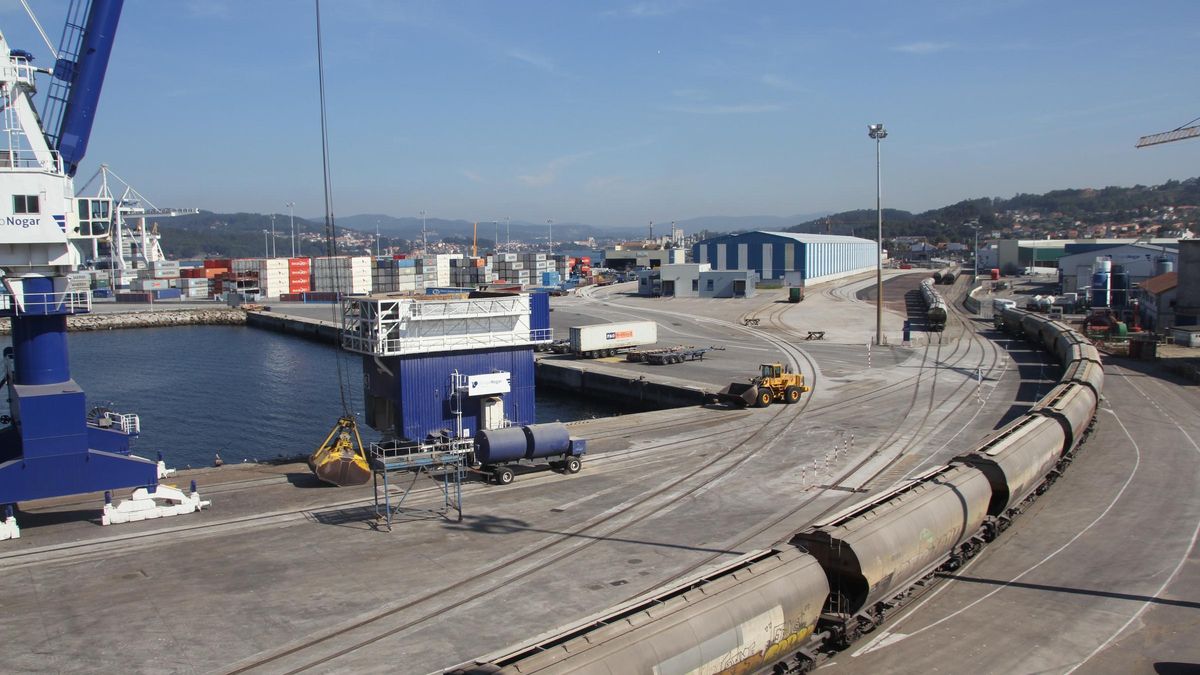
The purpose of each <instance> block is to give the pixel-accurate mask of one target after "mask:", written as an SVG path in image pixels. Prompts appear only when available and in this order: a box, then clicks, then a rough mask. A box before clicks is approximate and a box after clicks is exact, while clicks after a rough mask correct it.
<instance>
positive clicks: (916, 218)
mask: <svg viewBox="0 0 1200 675" xmlns="http://www.w3.org/2000/svg"><path fill="white" fill-rule="evenodd" d="M1198 207H1200V178H1189V179H1187V180H1184V181H1177V180H1172V181H1167V182H1166V183H1163V184H1162V185H1154V186H1145V185H1135V186H1133V187H1106V188H1102V189H1099V190H1097V189H1092V188H1079V189H1070V190H1054V191H1051V192H1047V193H1045V194H1041V195H1033V194H1018V195H1016V196H1014V197H1011V198H1008V199H1004V198H1000V197H994V198H989V197H982V198H977V199H967V200H963V201H961V202H958V203H956V204H951V205H949V206H943V207H941V208H938V209H931V210H929V211H924V212H921V213H916V214H914V213H910V212H908V211H899V210H895V209H884V211H883V225H884V238H886V239H890V238H893V237H906V236H907V237H925V238H927V239H928V240H929V241H930V242H934V243H938V242H943V241H963V242H965V241H969V240H971V239H972V238H973V237H974V229H973V228H972V226H971V225H970V223H972V222H978V223H979V225H980V237H981V238H987V237H990V236H993V235H1003V236H1010V235H1013V236H1015V235H1019V236H1021V237H1024V238H1032V237H1045V236H1049V237H1054V238H1066V237H1082V236H1089V235H1095V234H1097V233H1098V232H1100V231H1104V232H1110V233H1119V234H1121V236H1128V235H1130V234H1133V235H1144V234H1145V235H1154V234H1156V233H1157V231H1158V230H1179V229H1192V230H1195V229H1196V225H1197V224H1198V223H1200V208H1198ZM876 228H877V214H876V212H875V211H874V210H871V209H859V210H856V211H845V212H842V213H835V214H832V215H830V216H826V217H824V218H819V219H815V220H810V221H808V222H805V223H801V224H800V225H797V226H795V227H791V228H788V231H789V232H814V233H831V234H854V235H856V236H859V237H864V238H867V239H874V238H875V232H876Z"/></svg>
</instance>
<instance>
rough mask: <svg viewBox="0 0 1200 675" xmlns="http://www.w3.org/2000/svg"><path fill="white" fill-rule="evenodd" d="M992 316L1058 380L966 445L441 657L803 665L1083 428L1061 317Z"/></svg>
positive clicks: (1038, 482)
mask: <svg viewBox="0 0 1200 675" xmlns="http://www.w3.org/2000/svg"><path fill="white" fill-rule="evenodd" d="M1002 324H1003V326H1004V328H1005V329H1006V330H1008V331H1009V332H1011V333H1013V334H1015V335H1019V336H1024V337H1025V338H1026V339H1028V340H1029V341H1031V342H1034V343H1037V344H1039V345H1041V346H1043V347H1045V349H1046V350H1047V351H1048V352H1050V353H1051V354H1053V355H1054V356H1055V357H1056V358H1057V359H1058V360H1059V361H1060V362H1061V363H1062V365H1063V368H1064V370H1063V375H1062V378H1061V380H1060V381H1059V384H1058V386H1056V387H1055V388H1054V389H1053V390H1051V391H1050V393H1049V394H1047V395H1046V396H1045V397H1044V398H1042V399H1041V400H1040V401H1038V403H1037V404H1036V405H1035V406H1034V407H1033V408H1032V409H1031V410H1030V411H1029V412H1028V413H1027V414H1025V415H1024V416H1022V417H1020V418H1018V419H1017V420H1015V421H1014V422H1012V423H1011V424H1009V425H1007V426H1005V427H1004V428H1002V429H1000V430H999V431H998V432H996V433H994V434H992V435H991V436H989V437H988V438H986V439H984V441H983V442H982V443H981V444H980V445H979V446H977V447H975V448H974V449H972V450H971V451H970V452H966V453H964V454H962V455H960V456H959V457H956V458H955V459H953V460H952V461H951V462H950V463H949V464H947V465H945V466H940V467H937V468H934V469H931V470H929V471H927V472H925V473H924V474H922V475H920V476H917V477H915V478H914V479H912V480H909V481H907V482H905V483H902V484H899V485H897V486H896V487H894V488H892V489H891V490H889V491H887V492H884V493H882V494H878V495H874V496H872V497H869V498H867V499H866V500H864V501H861V502H859V503H857V504H854V505H853V506H850V507H849V508H847V509H845V510H843V511H841V512H839V513H836V514H833V515H832V516H829V517H827V518H825V519H823V520H822V521H820V522H818V523H816V524H814V525H811V526H809V527H806V528H804V529H803V530H800V531H798V532H796V533H794V534H793V535H791V536H789V537H788V538H786V539H784V540H783V541H781V542H779V543H778V544H776V545H775V547H773V548H771V549H770V550H766V551H758V552H754V553H749V554H746V555H744V556H742V557H740V558H738V559H736V560H734V561H732V562H731V563H728V564H726V565H724V566H722V567H720V568H718V569H716V570H712V571H708V572H705V573H703V574H701V575H697V576H693V577H690V578H688V579H686V580H684V581H682V582H680V583H678V584H676V585H673V586H671V587H668V588H665V589H663V590H661V591H658V592H655V593H653V594H651V595H648V596H643V597H641V598H638V599H635V600H632V601H630V602H628V603H625V604H623V605H620V606H618V607H616V608H613V609H610V610H607V611H605V612H604V613H602V614H599V615H596V616H593V617H590V618H588V619H585V620H583V621H581V622H578V623H575V624H572V625H570V626H567V627H566V628H565V629H562V630H559V631H556V632H555V633H554V634H552V635H550V636H549V637H541V638H536V639H534V640H533V641H531V642H528V643H526V644H524V645H521V646H519V647H517V648H515V649H509V650H506V651H505V652H503V653H500V654H496V655H493V656H491V657H485V658H483V659H480V660H477V661H474V662H471V663H467V664H463V665H460V666H457V667H455V668H452V669H450V670H448V671H446V672H447V673H450V674H453V675H483V674H495V673H542V674H546V675H548V674H550V673H612V674H616V673H667V672H672V673H676V672H678V673H684V672H704V673H752V672H761V671H766V670H768V669H770V671H771V672H773V673H803V672H808V671H810V670H812V669H813V668H814V667H815V666H816V665H817V663H818V661H819V660H820V659H821V658H822V655H823V654H824V655H828V654H831V653H834V652H836V651H837V650H840V649H845V648H846V647H847V646H849V645H850V644H851V643H852V642H854V640H855V639H857V638H858V637H859V636H861V635H862V634H864V633H866V632H869V631H871V630H873V629H874V628H876V627H877V626H879V625H880V624H881V623H882V622H883V621H884V619H885V618H886V617H887V616H888V615H889V614H891V613H893V612H894V611H895V609H897V608H898V607H900V606H902V605H903V604H904V603H905V601H906V600H907V599H909V598H910V597H911V596H912V593H913V589H914V588H915V587H916V586H915V585H916V584H917V583H918V582H921V581H922V580H923V579H925V578H927V577H929V576H930V575H932V574H933V573H934V572H936V571H938V570H953V569H956V568H958V567H959V566H960V565H962V564H963V562H965V561H966V560H967V559H969V558H970V557H972V556H973V555H974V554H975V553H976V552H978V551H979V550H980V548H981V547H982V546H983V545H985V544H986V543H987V542H989V541H991V540H992V539H994V538H995V537H996V536H997V535H998V534H1000V532H1002V531H1003V530H1004V529H1006V528H1007V527H1008V525H1009V523H1011V522H1012V518H1013V516H1015V515H1017V514H1018V513H1020V512H1021V511H1022V510H1023V509H1024V508H1025V507H1026V506H1027V505H1028V504H1029V502H1030V501H1032V500H1033V499H1035V498H1036V497H1037V495H1039V494H1041V493H1042V492H1043V491H1044V490H1045V489H1046V487H1048V486H1049V485H1050V484H1051V483H1053V482H1054V480H1055V479H1056V478H1057V476H1058V475H1059V474H1060V473H1061V472H1062V471H1063V470H1064V468H1065V467H1066V465H1067V464H1068V463H1069V462H1070V460H1071V457H1072V456H1073V454H1074V452H1075V451H1076V450H1077V449H1078V447H1079V445H1080V444H1081V443H1082V442H1083V441H1084V438H1085V437H1086V436H1087V434H1088V432H1089V430H1090V428H1091V426H1092V423H1093V419H1094V417H1095V410H1096V405H1097V401H1098V400H1099V397H1100V394H1101V392H1102V390H1103V387H1104V372H1103V369H1102V366H1101V363H1100V358H1099V352H1097V351H1096V349H1095V347H1093V346H1092V345H1091V344H1090V343H1088V342H1087V341H1086V340H1085V339H1084V338H1083V336H1081V335H1080V334H1079V333H1077V332H1075V331H1074V330H1073V329H1072V328H1071V327H1069V326H1067V325H1065V324H1062V323H1060V322H1056V321H1051V320H1048V319H1047V318H1046V317H1044V316H1040V315H1037V314H1032V313H1029V312H1025V311H1022V310H1018V309H1015V308H1009V309H1006V310H1005V311H1004V313H1003V321H1002Z"/></svg>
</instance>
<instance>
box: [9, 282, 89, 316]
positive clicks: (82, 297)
mask: <svg viewBox="0 0 1200 675" xmlns="http://www.w3.org/2000/svg"><path fill="white" fill-rule="evenodd" d="M34 296H41V297H42V298H43V299H42V300H41V301H40V302H39V301H33V302H31V301H30V300H29V298H31V297H34ZM0 310H3V311H9V310H12V312H13V314H14V315H16V316H22V315H35V316H42V315H45V314H58V313H60V312H62V311H63V310H66V312H67V313H69V314H74V313H77V312H90V311H92V292H91V291H90V290H71V289H68V290H66V291H62V292H56V293H30V294H28V295H26V296H25V302H24V303H22V304H18V303H17V302H16V299H15V298H14V297H13V296H12V294H11V293H7V292H3V291H0Z"/></svg>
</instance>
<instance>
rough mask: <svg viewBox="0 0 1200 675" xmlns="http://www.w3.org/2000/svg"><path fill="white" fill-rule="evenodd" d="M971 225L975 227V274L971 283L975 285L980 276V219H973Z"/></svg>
mask: <svg viewBox="0 0 1200 675" xmlns="http://www.w3.org/2000/svg"><path fill="white" fill-rule="evenodd" d="M971 227H974V228H975V276H973V277H971V285H972V286H974V285H975V280H976V279H978V278H979V221H977V220H973V221H971Z"/></svg>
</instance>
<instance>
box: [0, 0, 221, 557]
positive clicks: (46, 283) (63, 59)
mask: <svg viewBox="0 0 1200 675" xmlns="http://www.w3.org/2000/svg"><path fill="white" fill-rule="evenodd" d="M123 2H124V0H90V1H89V0H76V1H75V2H73V3H72V5H71V8H70V9H69V11H68V20H67V27H66V29H64V32H63V40H62V43H61V49H60V52H59V54H58V55H57V57H58V60H57V62H56V63H55V66H54V69H53V71H48V70H45V69H39V68H36V67H34V66H33V57H32V55H31V54H30V53H29V52H27V51H24V50H19V49H10V48H9V45H8V42H7V40H6V39H5V38H4V36H3V35H2V34H0V59H4V62H3V64H4V66H3V67H2V68H0V127H3V128H2V129H0V316H4V317H9V318H10V320H11V322H12V346H11V347H10V348H7V349H5V350H4V359H3V361H4V375H3V380H2V381H0V382H3V383H5V384H7V385H8V402H9V410H10V414H9V415H8V416H5V417H3V418H0V425H2V426H0V506H3V507H4V509H5V513H4V515H3V519H2V521H0V539H7V538H12V537H16V536H19V534H20V531H19V529H18V527H17V525H16V521H15V518H14V517H13V508H14V507H15V506H16V504H17V503H18V502H23V501H28V500H33V499H41V498H45V497H57V496H63V495H70V494H80V493H86V492H98V491H101V490H105V491H108V490H114V489H121V488H137V490H135V492H134V495H133V499H132V500H129V501H127V502H122V503H121V504H118V505H115V506H114V505H112V504H106V505H105V508H104V516H103V518H102V520H103V522H105V523H106V524H107V523H109V522H127V521H129V520H141V519H144V518H147V517H158V516H162V515H174V514H175V513H187V512H190V511H193V510H196V509H198V508H200V506H201V502H200V501H199V496H198V495H197V494H196V493H195V490H194V488H193V490H192V492H191V494H189V495H185V494H184V493H183V492H182V491H179V490H175V489H173V488H168V487H167V486H160V485H159V484H158V480H159V478H161V477H162V476H164V475H166V473H167V471H166V470H165V468H164V466H163V464H162V462H161V461H152V460H149V459H145V458H142V457H138V456H136V455H133V454H132V453H131V451H130V440H131V439H132V438H134V437H136V436H137V435H138V433H139V432H140V421H139V419H138V417H137V415H133V414H120V413H117V412H114V411H111V410H105V409H93V410H90V411H89V410H88V409H87V402H86V399H85V396H84V392H83V390H82V389H81V388H80V387H79V385H78V384H76V382H75V380H74V379H73V378H72V377H71V371H70V364H69V358H68V349H67V317H68V316H70V315H73V314H80V313H85V312H88V311H90V310H91V292H90V291H89V290H88V289H87V288H76V287H74V286H72V284H71V283H70V277H69V275H70V273H71V272H72V271H74V270H75V269H77V267H78V266H79V263H80V261H81V259H82V251H83V250H84V247H85V246H87V247H90V245H91V244H92V240H93V239H96V238H100V237H104V236H106V235H107V234H108V232H109V229H110V227H111V214H112V205H111V203H109V204H103V203H101V202H102V201H103V200H97V199H87V198H80V199H77V198H75V197H74V186H73V181H72V176H73V175H74V174H75V171H76V169H77V168H78V166H79V162H80V161H82V159H83V157H84V154H85V153H86V151H87V144H88V139H89V138H90V136H91V130H92V123H93V122H94V119H95V114H96V109H97V105H98V103H99V98H100V90H101V87H102V85H103V83H104V75H105V72H106V71H107V69H108V60H109V55H110V54H111V52H112V44H113V40H114V38H115V35H116V30H117V24H118V21H119V20H120V16H121V10H122V6H123ZM39 73H42V74H52V75H53V77H54V82H53V83H52V86H51V90H50V91H49V92H48V94H47V98H48V102H47V106H46V109H47V115H46V116H44V117H40V116H39V115H38V113H37V110H36V108H35V107H34V104H33V100H32V96H33V94H34V93H35V92H36V83H35V77H36V75H37V74H39ZM51 130H52V131H51ZM6 145H7V147H5V146H6ZM106 496H107V495H106ZM164 500H165V501H166V502H170V504H163V503H160V502H163V501H164ZM107 501H108V500H107V499H106V502H107Z"/></svg>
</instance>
